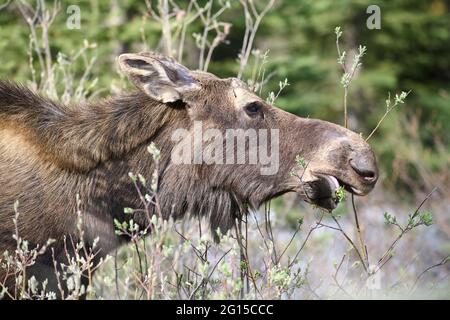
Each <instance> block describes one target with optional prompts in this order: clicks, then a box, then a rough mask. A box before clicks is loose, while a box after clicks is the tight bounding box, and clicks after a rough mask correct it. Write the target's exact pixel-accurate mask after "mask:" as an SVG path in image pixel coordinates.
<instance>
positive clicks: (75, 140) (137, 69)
mask: <svg viewBox="0 0 450 320" xmlns="http://www.w3.org/2000/svg"><path fill="white" fill-rule="evenodd" d="M118 64H119V67H120V70H121V71H122V72H123V73H124V74H125V75H126V76H127V77H128V78H129V79H130V80H131V82H132V83H133V84H134V86H135V87H136V89H135V90H134V91H133V92H130V93H127V94H123V95H120V96H115V97H109V98H105V99H102V100H99V101H95V102H89V103H85V104H80V105H76V104H74V105H64V104H62V103H59V102H57V101H52V100H50V99H48V98H45V97H43V96H40V95H38V94H36V93H34V92H32V91H31V90H29V89H27V88H25V87H23V86H21V85H19V84H15V83H13V82H10V81H0V186H1V187H0V254H1V253H3V252H4V251H5V250H9V251H10V252H11V251H14V248H15V246H16V243H15V240H14V239H12V237H11V234H13V231H14V223H13V216H14V210H13V204H14V203H15V201H19V204H20V206H19V210H20V212H21V215H20V218H19V221H18V222H17V225H18V231H19V233H20V235H21V237H22V238H24V239H26V240H28V241H29V243H31V244H42V243H45V242H46V241H47V239H48V238H53V239H56V240H57V242H56V243H55V244H54V256H55V259H56V260H57V261H60V262H62V261H64V259H65V255H64V250H63V249H64V248H63V244H62V239H63V238H64V236H71V237H73V239H75V240H76V239H77V236H78V232H77V230H76V229H77V223H76V222H77V214H76V212H77V209H80V210H81V212H82V213H83V221H84V225H83V228H84V236H85V239H83V240H84V242H85V243H86V244H88V245H89V244H92V243H93V241H94V239H96V238H98V239H99V241H98V244H97V245H98V248H100V250H101V251H100V253H101V255H106V254H107V253H108V252H110V251H111V250H113V249H114V248H117V246H119V245H121V244H122V243H123V242H125V241H126V239H124V238H120V237H118V236H116V235H115V230H114V224H113V221H114V219H117V220H119V221H123V220H125V219H126V217H125V215H124V210H123V208H124V207H131V208H138V207H139V206H140V199H139V195H138V194H137V192H136V190H135V189H134V188H133V186H132V182H131V181H130V179H129V176H128V174H129V172H135V173H140V174H142V175H143V176H147V177H149V176H151V175H152V174H153V172H154V171H155V169H157V170H158V176H159V179H158V186H157V190H158V196H159V199H160V200H159V201H160V210H161V213H162V215H163V217H164V218H169V217H170V216H172V217H173V218H175V219H181V218H183V217H186V216H187V215H195V216H201V217H205V218H207V219H208V220H209V221H210V225H211V229H212V230H217V228H220V229H221V230H222V231H226V230H227V229H229V228H231V226H232V225H233V223H234V221H235V219H236V218H239V217H241V216H243V215H245V214H247V213H248V210H253V209H257V208H258V207H259V206H261V204H263V203H264V202H266V201H268V200H270V199H272V198H274V197H276V196H279V195H281V194H283V193H286V192H296V193H298V194H299V195H300V196H301V197H302V198H303V199H304V200H305V201H307V202H310V203H313V204H315V205H317V206H319V207H322V208H324V209H326V210H332V209H334V208H335V207H336V200H335V197H334V193H335V191H336V190H337V189H338V188H339V187H343V188H345V190H347V191H348V192H351V193H353V194H355V195H358V196H362V195H366V194H367V193H369V192H370V191H371V190H372V189H373V187H374V185H375V183H376V181H377V178H378V169H377V164H376V160H375V156H374V153H373V152H372V150H371V148H370V147H369V145H368V144H367V143H366V142H365V141H364V139H362V138H361V137H360V136H359V135H358V134H356V133H354V132H352V131H350V130H348V129H345V128H343V127H341V126H339V125H336V124H332V123H329V122H326V121H321V120H316V119H309V118H308V119H305V118H300V117H297V116H295V115H293V114H290V113H287V112H285V111H283V110H281V109H279V108H277V107H275V106H273V105H270V104H268V103H267V102H266V101H264V100H263V99H261V98H260V97H258V96H257V95H256V94H255V93H254V92H252V91H251V90H250V89H249V88H248V87H247V86H246V85H245V84H244V83H243V82H242V81H240V80H239V79H237V78H226V79H220V78H218V77H216V76H215V75H213V74H211V73H207V72H200V71H193V70H189V69H188V68H186V67H184V66H182V65H180V64H179V63H177V62H176V61H175V60H173V59H172V58H169V57H166V56H162V55H159V54H155V53H148V52H146V53H138V54H131V53H130V54H122V55H121V56H119V58H118ZM198 122H201V123H202V126H203V127H204V128H209V129H214V130H215V131H214V132H216V133H218V134H219V133H223V134H224V135H226V132H227V130H234V132H240V131H241V132H250V131H252V130H253V131H254V132H256V133H259V132H267V133H272V132H275V130H276V133H277V135H276V137H277V139H278V140H277V143H276V144H271V146H270V152H272V153H273V152H276V153H277V155H278V158H279V161H278V162H279V163H278V165H277V167H276V169H277V170H276V172H271V174H262V171H261V169H262V167H263V166H264V164H263V163H260V162H259V161H255V162H251V161H242V162H239V161H234V162H233V161H229V162H227V161H222V162H221V161H215V162H214V161H213V162H208V163H206V162H205V161H200V162H198V163H185V162H182V161H181V162H176V161H173V159H172V155H173V151H174V149H175V148H177V146H179V145H178V144H179V141H174V139H173V138H172V137H173V133H174V131H175V130H180V129H182V130H183V136H184V138H186V139H187V140H186V141H193V140H189V139H190V138H192V137H193V136H194V135H195V130H194V124H195V123H198ZM249 130H250V131H249ZM264 130H265V131H264ZM268 136H272V137H273V135H271V134H268ZM244 138H245V137H244ZM194 140H195V139H194ZM150 142H153V143H154V144H155V145H156V146H157V148H158V149H159V150H160V154H161V156H160V159H159V161H158V165H156V163H155V160H154V159H153V158H152V157H151V156H150V155H149V154H148V152H147V147H148V145H149V144H150ZM222 142H223V141H222ZM222 142H221V143H222ZM271 142H273V141H271ZM223 143H225V142H223ZM219 145H220V143H219V144H216V147H218V146H219ZM250 145H251V143H248V144H245V143H244V147H242V144H241V147H242V148H241V149H242V150H241V151H242V152H246V153H247V155H248V156H249V157H250V156H251V155H252V154H254V152H252V151H251V150H250V149H247V148H250ZM235 147H236V148H238V147H239V146H235ZM233 150H234V149H233ZM216 151H217V150H216ZM237 154H239V152H237ZM297 155H301V157H303V158H304V160H305V163H306V165H305V166H299V165H298V164H297V163H296V162H295V158H296V156H297ZM299 177H301V179H299ZM76 195H79V199H80V203H78V202H77V199H76ZM150 210H151V211H152V213H153V212H154V210H155V208H150ZM134 219H135V221H136V222H138V223H139V224H140V225H141V226H145V225H148V223H149V221H148V218H147V217H146V216H145V215H139V214H137V215H136V216H135V217H134ZM54 273H55V270H54V268H53V263H52V257H51V256H48V255H46V254H44V255H43V256H41V257H39V259H38V261H37V263H36V264H35V265H34V266H33V267H31V268H30V270H29V272H28V274H27V276H29V277H30V276H32V275H34V276H35V277H36V279H37V280H38V281H42V280H43V279H46V278H48V279H49V283H48V288H49V290H54V291H57V290H56V286H57V284H56V280H55V279H53V280H52V277H54ZM5 276H6V275H4V274H1V273H0V281H3V278H4V277H5ZM11 285H13V284H11Z"/></svg>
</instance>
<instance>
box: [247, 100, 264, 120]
mask: <svg viewBox="0 0 450 320" xmlns="http://www.w3.org/2000/svg"><path fill="white" fill-rule="evenodd" d="M261 107H262V106H261V104H260V103H259V102H251V103H249V104H247V105H246V106H245V108H244V109H245V112H246V113H247V114H248V115H249V116H250V117H255V116H257V115H258V114H259V112H260V110H261Z"/></svg>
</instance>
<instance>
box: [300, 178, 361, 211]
mask: <svg viewBox="0 0 450 320" xmlns="http://www.w3.org/2000/svg"><path fill="white" fill-rule="evenodd" d="M315 176H316V177H317V179H316V180H313V181H309V182H305V184H304V185H303V189H304V192H305V195H306V199H305V200H306V201H307V202H309V203H312V204H314V205H316V206H318V207H321V208H323V209H326V210H328V211H332V210H334V209H335V208H336V207H337V205H338V204H339V202H340V201H341V200H342V194H341V193H340V190H342V188H343V189H344V190H345V191H348V192H350V193H353V194H355V195H360V196H361V195H365V194H366V192H364V191H361V190H359V189H358V188H356V187H355V186H352V185H350V184H348V183H345V182H344V181H342V180H340V179H338V178H337V177H335V176H333V175H327V174H315Z"/></svg>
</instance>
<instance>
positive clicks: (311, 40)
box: [0, 0, 450, 199]
mask: <svg viewBox="0 0 450 320" xmlns="http://www.w3.org/2000/svg"><path fill="white" fill-rule="evenodd" d="M17 1H19V0H17ZM3 2H5V0H3ZM14 2H15V1H12V3H11V4H10V5H9V6H7V7H6V8H4V9H2V10H1V11H0V52H1V54H0V77H1V78H9V79H12V80H15V81H20V82H24V83H26V82H27V80H29V79H30V77H31V71H30V68H29V63H28V61H29V57H28V55H27V51H28V48H29V28H28V26H27V24H26V22H25V20H24V18H23V17H22V15H21V13H20V12H19V10H18V9H17V7H16V6H15V3H14ZM28 2H29V3H31V4H33V3H34V1H28ZM175 2H176V3H177V5H178V6H179V7H180V8H185V7H186V6H187V4H188V1H175ZM198 2H199V3H202V1H198ZM203 2H205V1H203ZM260 2H265V1H264V0H263V1H260ZM47 3H48V6H51V4H52V3H53V1H47ZM230 3H231V8H229V9H227V10H226V11H225V12H224V13H223V15H222V16H221V21H225V22H229V23H231V24H232V27H231V31H230V34H229V35H228V41H227V43H222V44H221V45H220V46H219V47H218V48H217V49H216V50H215V52H214V54H213V56H212V62H211V65H210V68H209V70H210V71H211V72H213V73H215V74H217V75H218V76H221V77H226V76H234V75H236V74H237V72H238V63H237V62H236V59H237V56H238V54H239V51H240V49H241V46H242V38H243V36H244V32H245V20H244V16H243V11H242V6H241V5H240V3H239V1H230ZM73 4H75V5H78V6H79V7H80V9H81V29H79V30H70V29H68V28H67V27H66V20H67V17H68V16H69V14H67V11H66V10H67V8H68V7H69V6H70V5H73ZM372 4H376V5H378V6H379V7H380V9H381V29H380V30H377V29H374V30H369V29H368V28H367V27H366V20H367V18H368V17H369V14H367V13H366V8H367V7H368V6H369V5H372ZM216 6H220V4H219V3H218V2H217V3H216ZM147 9H148V8H147V6H146V4H145V2H144V1H143V0H120V1H117V0H116V1H114V0H112V1H100V0H89V1H88V0H80V1H75V0H71V1H66V0H64V1H61V7H60V13H59V14H58V15H57V17H56V19H55V22H54V23H53V25H52V26H51V29H50V49H51V52H52V55H54V56H55V57H56V56H57V55H58V53H60V52H61V53H64V54H66V55H67V56H70V55H71V54H73V53H74V52H76V51H77V50H78V49H79V48H80V47H82V46H83V42H84V41H85V40H87V41H89V43H96V44H97V46H96V47H95V48H93V49H92V50H89V53H88V55H89V56H96V57H97V60H96V62H95V64H94V65H93V69H92V73H91V74H92V76H90V77H89V79H88V81H90V82H93V81H94V79H97V80H98V82H97V83H96V84H95V89H98V88H102V89H106V90H104V91H102V92H101V95H108V94H110V93H111V89H112V88H113V87H114V86H116V85H117V86H118V85H119V83H121V82H120V81H121V80H120V76H119V74H118V72H117V69H116V65H115V57H116V56H117V55H118V54H120V53H122V52H130V51H140V50H142V49H143V48H144V46H143V40H142V36H141V35H142V34H145V45H146V46H147V47H148V48H151V49H154V48H156V47H157V46H158V41H159V39H160V36H161V27H160V23H159V22H157V21H155V20H154V19H152V18H151V17H149V16H147V18H146V19H143V15H144V14H145V13H146V12H147ZM336 26H341V28H342V30H343V32H344V35H343V37H342V39H341V46H342V47H343V48H344V49H345V50H346V51H347V52H348V54H349V55H350V57H351V56H352V55H353V53H352V52H353V51H352V50H353V49H354V48H357V47H358V45H360V44H362V45H365V46H366V47H367V50H368V52H367V54H366V55H365V56H364V57H363V66H362V68H361V72H359V73H358V74H357V77H356V79H355V81H354V82H353V84H352V86H351V88H350V93H349V116H350V119H349V120H350V122H349V124H350V128H351V129H352V130H354V131H356V132H360V133H362V134H363V135H364V136H367V135H368V134H369V133H370V132H371V130H372V129H373V128H374V127H375V125H376V124H377V122H378V120H379V119H380V117H381V116H382V115H383V113H384V111H385V100H386V98H387V96H388V93H389V92H390V93H391V95H392V96H394V95H395V93H399V92H401V91H402V90H404V91H409V90H412V91H411V94H410V95H409V96H408V98H407V101H406V104H404V105H401V106H399V108H398V109H396V110H394V111H393V112H392V113H390V114H389V116H388V117H387V119H386V120H385V122H383V124H382V126H381V128H380V130H379V131H378V132H377V133H376V134H375V136H374V137H373V138H372V139H371V144H372V145H373V147H374V149H375V152H376V154H377V156H378V159H379V162H380V166H381V168H382V169H381V172H382V178H381V179H380V181H381V183H382V184H384V187H385V188H387V189H388V190H396V192H398V193H400V194H402V195H403V196H404V197H405V199H410V198H411V197H413V196H414V195H417V194H423V193H425V192H428V191H430V190H431V188H432V187H433V186H439V187H441V193H442V192H443V194H444V195H445V192H444V191H443V190H446V188H447V187H448V185H449V180H450V179H449V167H450V152H449V151H450V150H449V140H450V139H449V138H450V134H449V125H448V124H449V123H450V1H444V0H432V1H423V0H397V1H375V2H374V1H365V0H353V1H347V0H339V1H337V0H301V1H298V0H284V1H281V0H280V1H277V2H276V4H275V6H274V7H273V9H272V10H271V11H270V12H269V13H268V14H267V16H266V17H265V18H264V20H263V22H262V24H261V27H260V30H259V32H258V34H257V37H256V40H255V48H257V49H260V50H261V52H265V51H266V50H269V53H268V56H269V58H268V62H267V64H266V68H267V70H266V74H270V73H272V72H273V77H272V79H271V81H269V83H268V84H267V86H266V87H265V90H264V91H263V93H262V95H263V97H264V98H265V97H266V96H267V94H268V92H269V91H271V90H275V91H276V90H277V88H278V82H279V81H283V80H284V79H285V78H287V79H288V81H289V83H290V85H289V86H288V87H286V88H285V89H284V91H283V92H282V94H281V95H280V97H279V99H278V100H277V101H276V104H277V105H278V106H279V107H281V108H283V109H286V110H288V111H290V112H292V113H295V114H298V115H300V116H304V117H314V118H321V119H326V120H329V121H333V122H336V123H339V124H342V123H343V102H342V101H343V89H342V87H341V85H340V77H341V73H342V71H341V69H340V68H339V66H338V64H337V53H336V48H335V34H334V28H335V27H336ZM201 30H202V28H201V25H200V23H199V22H198V21H196V22H195V23H194V24H193V25H192V26H191V27H190V29H189V30H188V37H189V39H188V40H187V43H186V49H185V58H184V60H183V62H184V63H185V64H186V65H188V66H189V67H191V68H196V67H197V64H196V61H197V56H198V50H197V49H196V47H195V41H194V40H193V39H192V36H191V34H192V33H193V32H201ZM38 31H39V29H38ZM35 63H36V61H35ZM73 68H74V72H75V75H76V76H78V77H81V76H82V74H83V72H84V64H83V63H82V62H79V61H78V62H76V63H74V65H73ZM250 69H251V68H248V70H247V76H248V75H249V73H250V72H251V70H250ZM37 76H38V77H39V74H38V75H37ZM122 83H123V81H122ZM447 190H448V189H447Z"/></svg>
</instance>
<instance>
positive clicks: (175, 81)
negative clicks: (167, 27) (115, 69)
mask: <svg viewBox="0 0 450 320" xmlns="http://www.w3.org/2000/svg"><path fill="white" fill-rule="evenodd" d="M119 67H120V69H121V71H122V72H123V73H124V74H126V75H127V77H128V78H129V79H130V80H131V81H132V82H133V83H134V85H135V86H136V87H138V88H139V89H141V90H143V91H144V92H145V93H146V94H147V95H148V96H150V97H151V98H153V99H155V100H157V101H160V102H163V103H168V102H175V101H177V100H183V98H184V94H185V93H186V92H190V91H195V90H197V89H199V88H200V85H199V84H198V83H197V81H196V80H195V79H193V78H192V76H191V74H190V72H189V69H187V68H186V67H184V66H182V65H181V64H179V63H177V62H176V61H175V60H174V59H172V58H169V57H166V56H162V55H159V54H155V53H147V52H143V53H137V54H135V53H125V54H122V55H120V56H119Z"/></svg>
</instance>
